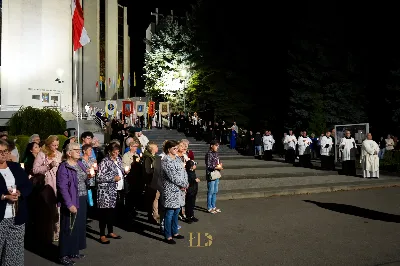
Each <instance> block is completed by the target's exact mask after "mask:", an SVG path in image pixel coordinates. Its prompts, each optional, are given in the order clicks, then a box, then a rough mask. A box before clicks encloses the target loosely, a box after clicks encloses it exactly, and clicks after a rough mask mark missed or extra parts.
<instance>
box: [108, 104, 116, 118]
mask: <svg viewBox="0 0 400 266" xmlns="http://www.w3.org/2000/svg"><path fill="white" fill-rule="evenodd" d="M106 114H107V117H108V116H111V115H112V116H115V115H116V114H117V101H106Z"/></svg>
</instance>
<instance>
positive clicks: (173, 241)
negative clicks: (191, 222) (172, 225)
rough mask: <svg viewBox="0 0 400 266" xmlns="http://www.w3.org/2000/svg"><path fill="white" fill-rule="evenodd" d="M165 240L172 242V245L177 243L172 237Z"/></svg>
mask: <svg viewBox="0 0 400 266" xmlns="http://www.w3.org/2000/svg"><path fill="white" fill-rule="evenodd" d="M165 242H167V244H170V245H175V244H176V242H175V240H173V239H172V238H171V239H165Z"/></svg>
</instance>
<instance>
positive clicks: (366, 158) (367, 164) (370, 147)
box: [360, 139, 379, 178]
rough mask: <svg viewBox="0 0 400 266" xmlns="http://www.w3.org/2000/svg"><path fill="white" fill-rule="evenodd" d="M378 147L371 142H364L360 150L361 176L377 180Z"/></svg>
mask: <svg viewBox="0 0 400 266" xmlns="http://www.w3.org/2000/svg"><path fill="white" fill-rule="evenodd" d="M378 153H379V145H378V144H377V143H376V142H375V141H373V140H368V139H366V140H364V141H363V144H362V148H361V158H360V159H361V160H360V161H361V165H362V168H363V176H364V178H366V177H377V178H379V157H378Z"/></svg>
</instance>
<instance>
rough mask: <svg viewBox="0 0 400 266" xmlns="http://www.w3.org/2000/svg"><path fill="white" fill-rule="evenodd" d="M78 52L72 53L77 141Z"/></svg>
mask: <svg viewBox="0 0 400 266" xmlns="http://www.w3.org/2000/svg"><path fill="white" fill-rule="evenodd" d="M77 69H78V51H74V86H75V113H76V124H77V130H78V134H77V136H76V137H77V139H78V143H79V141H80V134H79V133H80V132H79V108H78V71H77Z"/></svg>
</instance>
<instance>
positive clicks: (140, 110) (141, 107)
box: [136, 101, 146, 116]
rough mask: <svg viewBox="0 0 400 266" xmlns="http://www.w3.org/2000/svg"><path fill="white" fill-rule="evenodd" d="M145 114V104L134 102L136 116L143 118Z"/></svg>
mask: <svg viewBox="0 0 400 266" xmlns="http://www.w3.org/2000/svg"><path fill="white" fill-rule="evenodd" d="M145 112H146V103H145V102H139V101H138V102H136V115H137V116H143V115H144V114H145Z"/></svg>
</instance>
